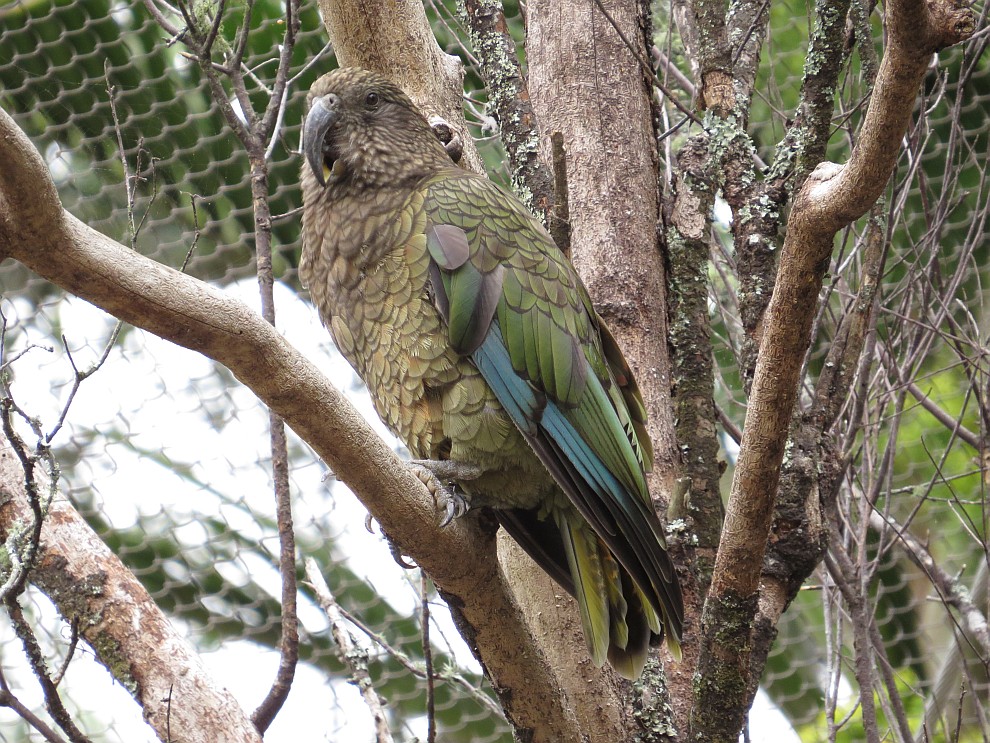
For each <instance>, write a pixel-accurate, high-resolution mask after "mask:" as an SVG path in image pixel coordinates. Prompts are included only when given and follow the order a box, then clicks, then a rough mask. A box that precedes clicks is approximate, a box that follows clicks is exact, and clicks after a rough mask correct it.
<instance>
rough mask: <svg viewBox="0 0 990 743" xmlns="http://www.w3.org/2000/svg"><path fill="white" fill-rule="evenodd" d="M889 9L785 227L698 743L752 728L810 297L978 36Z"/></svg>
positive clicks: (731, 508) (957, 23)
mask: <svg viewBox="0 0 990 743" xmlns="http://www.w3.org/2000/svg"><path fill="white" fill-rule="evenodd" d="M886 11H887V26H888V44H887V48H886V50H885V53H884V57H883V61H882V63H881V67H880V71H879V73H878V75H877V83H876V87H875V89H874V92H873V95H872V97H871V99H870V104H869V107H868V109H867V113H866V116H865V119H864V123H863V127H862V129H861V132H860V135H859V139H858V142H857V145H856V147H855V148H854V149H853V152H852V154H851V157H850V160H849V162H848V163H847V164H846V165H844V166H838V165H834V164H825V165H823V166H820V167H819V168H817V169H816V170H815V171H814V173H812V175H811V176H810V177H809V178H808V180H807V181H806V182H805V184H804V186H803V187H802V189H801V190H800V192H799V193H798V195H797V197H796V198H795V201H794V205H793V208H792V210H791V215H790V219H789V221H788V229H787V237H786V239H785V242H784V247H783V253H782V256H781V263H780V267H779V269H778V275H777V282H776V286H775V288H774V293H773V296H772V298H771V300H770V304H769V306H768V308H767V312H766V320H765V328H766V329H765V331H764V334H763V337H762V339H761V343H760V353H759V358H758V361H757V364H756V371H755V375H754V380H753V388H752V394H751V396H750V404H749V409H748V412H747V416H746V427H745V430H744V432H743V440H742V445H741V449H740V456H739V461H738V465H737V468H736V472H735V477H734V479H733V483H732V491H731V494H730V498H729V504H728V507H727V513H726V521H725V528H724V530H723V532H722V541H721V544H720V547H719V553H718V558H717V560H716V564H715V573H714V575H713V578H712V587H711V591H710V592H709V597H708V601H707V603H706V606H705V613H704V616H703V618H702V631H703V642H704V646H703V649H702V657H701V665H700V667H699V670H700V674H701V683H700V684H699V685H698V694H697V698H696V702H695V709H694V715H693V717H692V728H691V734H692V735H694V736H697V737H700V738H701V739H703V740H709V741H733V742H734V741H735V740H736V738H737V737H738V734H739V729H740V728H741V727H742V724H743V721H744V719H745V712H746V706H745V704H744V703H742V702H744V700H745V687H746V683H745V679H746V678H747V676H748V674H749V673H750V667H749V664H750V648H751V646H750V636H749V631H748V629H747V628H748V627H749V626H750V625H751V623H752V621H753V617H754V615H755V612H756V608H757V596H758V588H759V580H760V575H761V570H762V566H763V557H764V552H765V548H766V540H767V535H768V533H769V529H770V523H771V518H772V515H773V504H774V496H775V494H776V490H777V484H778V477H779V473H780V466H781V462H782V459H783V456H784V445H785V443H786V441H787V436H788V431H789V424H790V419H791V416H792V411H793V408H794V403H795V400H796V398H797V391H798V384H799V375H800V370H801V367H802V363H803V359H804V354H805V352H806V351H807V348H808V344H809V342H810V335H811V326H812V321H813V318H814V315H815V312H816V310H817V302H810V301H808V298H809V297H817V296H818V294H819V291H820V289H821V282H822V278H823V276H824V272H825V270H826V268H827V266H828V261H829V257H830V254H831V250H832V241H833V238H834V236H835V234H836V232H837V231H838V230H840V229H841V228H843V227H844V226H846V225H848V224H849V223H850V222H851V221H852V220H854V219H857V218H858V217H860V216H862V215H863V214H864V213H865V212H866V211H867V210H868V209H869V208H870V207H871V206H872V205H873V203H874V202H875V201H876V199H877V198H878V197H879V196H880V194H881V192H882V190H883V188H884V186H885V185H886V183H887V179H888V178H889V177H890V173H891V171H892V170H893V167H894V163H895V159H896V156H897V154H898V152H899V150H900V140H901V137H902V135H903V133H904V131H905V128H906V126H907V124H908V121H909V118H910V115H911V111H912V110H913V108H914V101H915V98H916V96H917V92H918V87H919V85H920V83H921V80H922V77H923V75H924V72H925V69H926V67H927V64H928V61H929V59H930V57H931V55H932V54H933V53H934V52H936V51H938V50H939V49H941V48H943V47H945V46H947V45H949V44H952V43H956V42H958V41H961V40H963V39H964V38H966V37H967V36H968V35H969V34H971V33H972V30H973V17H972V15H971V13H970V12H969V11H968V10H967V9H965V8H962V7H961V6H959V5H956V4H954V3H952V2H945V3H933V4H932V5H931V6H928V5H927V4H926V3H925V2H924V0H897V1H896V2H891V3H889V4H888V5H887V8H886ZM740 695H742V696H740ZM735 700H739V702H740V703H738V704H737V703H736V701H735Z"/></svg>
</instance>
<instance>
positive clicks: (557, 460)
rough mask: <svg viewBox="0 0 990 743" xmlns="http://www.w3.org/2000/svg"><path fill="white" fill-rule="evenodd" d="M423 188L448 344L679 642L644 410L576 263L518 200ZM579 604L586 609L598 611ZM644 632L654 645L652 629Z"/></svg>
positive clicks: (466, 179) (444, 181) (678, 611)
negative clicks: (466, 360) (470, 365)
mask: <svg viewBox="0 0 990 743" xmlns="http://www.w3.org/2000/svg"><path fill="white" fill-rule="evenodd" d="M424 189H425V193H426V199H425V209H426V216H427V229H426V238H427V247H428V250H429V253H430V256H431V258H432V265H431V272H432V284H433V287H434V291H435V294H436V303H437V306H438V308H439V310H440V312H441V314H442V315H443V317H444V318H445V319H446V321H447V324H448V331H449V335H450V341H451V344H452V345H453V347H454V348H455V349H456V350H457V351H458V352H459V353H461V354H464V355H467V356H470V357H471V359H472V360H473V361H474V363H475V364H476V365H477V366H478V369H479V370H480V371H481V373H482V375H483V377H484V378H485V380H486V381H487V382H488V384H489V386H490V387H491V388H492V390H493V391H494V392H495V395H496V397H497V398H498V399H499V402H501V403H502V405H503V407H504V408H505V409H506V411H507V412H508V413H509V415H510V416H511V417H512V419H513V421H514V422H515V424H516V425H517V426H518V428H519V430H520V431H521V432H522V433H523V435H524V436H525V437H526V438H527V440H528V441H529V443H530V445H531V446H533V449H534V451H535V452H536V453H537V455H538V456H539V457H540V459H541V460H542V461H543V463H544V464H545V465H546V466H547V468H548V470H549V471H550V473H551V474H552V475H553V476H554V478H555V479H556V481H557V482H558V484H559V485H560V486H561V489H562V490H563V491H564V493H565V494H566V495H567V496H568V498H569V499H570V501H571V502H572V503H573V505H574V506H575V508H576V509H577V510H578V511H579V512H580V514H581V515H582V516H584V518H585V519H586V520H587V522H588V523H589V524H590V525H591V527H592V528H593V529H594V531H595V533H596V534H597V535H598V537H599V538H600V539H601V540H602V541H603V542H604V543H605V544H606V545H607V546H608V548H609V550H610V551H611V552H612V554H613V555H614V556H615V558H616V559H617V560H618V561H619V563H620V564H621V565H622V566H623V567H624V568H625V570H626V571H628V573H629V574H630V575H631V576H632V578H633V579H634V580H635V582H636V584H637V586H638V588H639V590H640V591H641V592H642V594H644V595H645V596H646V598H647V600H648V604H649V605H650V606H652V608H653V610H654V611H655V612H656V613H657V614H658V615H659V616H662V617H664V622H663V623H664V625H665V626H666V630H667V633H668V635H671V636H672V637H671V639H672V640H673V641H674V642H677V641H679V639H680V633H681V622H682V608H681V597H680V589H679V587H678V585H677V581H676V578H675V576H674V573H673V567H672V565H671V563H670V560H669V558H668V557H667V555H666V551H665V542H664V537H663V531H662V528H661V526H660V523H659V521H658V519H657V518H656V515H655V514H654V512H653V510H652V507H651V506H650V499H649V492H648V490H647V486H646V479H645V475H644V471H645V470H646V469H647V468H648V467H649V465H650V460H651V459H652V450H651V448H650V445H649V439H648V437H647V436H646V433H645V419H646V415H645V410H644V407H643V402H642V398H641V396H640V394H639V391H638V389H637V388H636V385H635V382H634V381H633V378H632V375H631V374H630V373H629V369H628V367H627V366H626V363H625V361H624V360H623V359H622V355H621V353H620V352H619V349H618V347H617V345H616V344H615V341H614V339H613V338H612V336H611V335H610V334H609V333H608V332H607V330H605V329H604V327H603V326H602V325H601V323H600V321H599V320H598V317H597V315H596V314H595V312H594V310H593V308H592V306H591V301H590V299H589V298H588V294H587V292H586V290H585V289H584V287H583V286H582V284H581V282H580V280H579V279H578V277H577V274H576V273H575V271H574V269H573V267H572V266H571V264H570V263H569V262H568V261H567V259H566V258H565V257H564V256H563V255H562V254H561V253H560V251H559V250H558V249H557V248H556V246H555V245H554V244H553V241H552V240H551V239H550V236H549V235H548V234H547V233H546V231H545V230H544V229H543V227H542V225H540V224H539V222H538V221H537V220H536V219H534V218H533V216H532V215H530V214H529V213H528V212H527V211H526V210H525V208H524V207H523V206H522V204H520V203H519V202H518V201H517V199H516V198H515V197H514V196H513V195H511V194H509V193H508V192H506V191H505V190H503V189H502V188H501V187H499V186H498V185H497V184H495V183H494V182H492V181H489V180H488V179H486V178H483V177H480V176H477V175H474V174H470V173H466V172H464V171H460V170H453V169H452V170H449V171H444V172H442V173H440V174H438V175H437V176H434V177H433V178H431V179H430V180H428V181H427V182H426V184H425V186H424ZM517 526H518V525H517ZM565 526H566V525H565V524H562V525H561V527H562V528H561V532H562V539H563V540H564V544H563V547H564V550H565V551H566V552H567V553H568V561H569V563H570V565H571V569H572V573H573V572H574V571H575V570H577V572H581V571H580V563H581V562H582V555H584V554H586V553H587V551H588V550H587V546H584V547H580V545H579V547H580V548H579V549H578V548H576V547H575V546H574V544H568V542H569V537H575V539H574V540H570V541H572V542H573V541H575V540H576V541H580V539H581V538H582V537H580V535H576V532H575V530H574V529H571V530H568V529H567V528H564V527H565ZM510 531H512V532H513V536H517V534H516V533H515V531H514V530H513V529H510ZM523 536H524V535H523ZM523 546H524V547H525V546H526V544H525V543H524V544H523ZM574 549H578V552H577V553H575V554H573V555H572V554H571V552H572V551H573V550H574ZM531 552H532V550H531ZM538 559H539V558H538ZM559 572H560V571H559V570H557V571H556V573H559ZM556 573H555V572H554V571H551V574H556ZM595 581H598V582H601V578H600V577H597V578H595V579H593V580H591V581H590V582H592V583H594V582H595ZM581 582H582V583H584V582H585V581H584V579H583V578H582V579H581ZM565 587H568V588H570V589H571V590H572V592H573V589H574V587H573V586H565ZM577 588H578V591H579V592H580V590H581V589H582V587H581V586H578V587H577ZM588 598H589V601H588V602H585V601H582V602H581V603H582V611H586V606H585V604H586V603H590V604H592V605H593V604H595V601H592V600H591V597H588ZM598 603H600V601H599V602H598ZM648 620H649V624H650V625H651V627H652V629H653V630H654V631H655V632H657V633H662V630H661V628H660V627H659V624H658V621H657V617H655V616H653V617H648ZM589 624H591V625H593V628H594V626H597V625H598V624H599V622H598V621H597V620H594V621H589V618H588V617H585V628H586V632H587V631H588V629H589ZM589 644H594V642H593V641H592V640H591V638H589Z"/></svg>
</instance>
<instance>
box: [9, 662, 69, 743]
mask: <svg viewBox="0 0 990 743" xmlns="http://www.w3.org/2000/svg"><path fill="white" fill-rule="evenodd" d="M0 707H6V708H7V709H10V710H13V712H14V714H16V715H17V716H18V717H20V718H21V719H22V720H24V722H26V723H27V724H28V725H30V726H31V727H33V728H34V729H35V730H37V731H38V732H39V733H41V734H42V735H43V736H44V738H45V740H47V741H49V743H65V738H63V737H62V736H61V735H59V734H58V733H57V732H55V731H54V730H52V729H51V728H50V727H48V725H47V724H46V723H45V721H44V720H42V719H41V718H40V717H38V716H37V715H36V714H34V712H32V711H31V710H30V709H28V708H27V707H25V706H24V705H23V704H22V703H21V701H20V700H19V699H18V698H17V697H15V696H14V694H13V692H11V690H10V686H8V685H7V678H6V677H5V676H4V675H3V666H2V665H0Z"/></svg>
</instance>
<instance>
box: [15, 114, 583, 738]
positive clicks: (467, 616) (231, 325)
mask: <svg viewBox="0 0 990 743" xmlns="http://www.w3.org/2000/svg"><path fill="white" fill-rule="evenodd" d="M0 157H2V158H3V159H4V162H5V163H7V167H5V168H2V169H0V194H3V200H2V201H0V252H2V253H5V254H7V255H9V256H10V257H14V258H16V259H17V260H20V261H21V262H22V263H24V264H25V265H27V266H29V267H30V268H31V269H32V270H34V271H35V272H37V273H38V274H40V275H42V276H44V277H45V278H47V279H48V280H50V281H53V282H54V283H56V284H58V285H59V286H62V287H63V288H65V289H66V290H67V291H70V292H73V293H75V294H77V295H79V296H80V297H83V298H84V299H86V300H87V301H89V302H91V303H93V304H95V305H97V306H99V307H102V308H103V309H105V310H106V311H108V312H110V313H111V314H115V315H117V316H118V317H120V318H121V319H123V320H125V321H126V322H130V323H131V324H133V325H136V326H137V327H140V328H144V329H145V330H148V331H150V332H152V333H155V334H156V335H158V336H160V337H162V338H165V339H167V340H171V341H173V342H175V343H178V344H179V345H182V346H184V347H186V348H190V349H192V350H195V351H198V352H200V353H204V354H205V355H207V356H209V357H210V358H212V359H214V360H216V361H218V362H219V363H221V364H224V365H225V366H226V367H227V368H228V369H230V370H231V372H232V373H233V374H234V375H235V376H236V377H237V378H238V379H240V380H241V381H242V382H243V383H245V384H246V385H248V386H249V387H250V388H251V389H252V390H253V391H254V392H255V393H256V394H257V395H258V397H259V398H260V399H261V400H262V401H264V402H265V403H266V404H267V405H268V406H269V407H270V408H271V410H272V411H273V412H274V413H275V414H277V415H278V416H279V417H281V418H282V419H283V420H284V421H285V422H286V423H288V424H289V425H291V426H292V428H293V429H294V430H295V431H296V433H297V434H299V435H300V436H301V437H302V438H303V439H305V440H306V441H307V442H308V443H309V444H310V445H312V446H313V448H314V449H315V450H316V452H317V453H318V454H319V455H320V456H321V457H322V458H323V460H324V461H325V462H327V463H328V464H329V465H330V467H331V469H332V470H333V471H334V472H335V473H336V474H337V475H338V476H339V477H340V479H341V480H343V481H344V482H346V483H347V484H348V485H349V486H350V488H351V490H352V491H354V493H355V494H357V495H358V497H359V498H360V499H361V500H362V502H363V503H364V504H365V505H366V506H367V507H368V510H369V511H370V512H371V514H372V516H373V517H374V518H375V520H377V521H378V522H379V523H380V524H381V525H382V527H383V528H384V530H385V531H386V532H387V533H388V534H389V536H390V537H391V538H392V539H393V540H394V541H395V542H396V543H397V544H398V545H400V547H401V549H402V550H403V552H404V553H405V554H408V555H410V556H413V557H414V558H415V559H416V562H417V564H419V565H420V566H421V567H422V568H423V569H424V570H426V571H427V573H429V575H430V576H431V577H432V578H433V580H434V583H435V584H436V585H437V586H438V588H440V589H441V590H443V591H444V593H445V596H446V597H447V598H449V599H450V601H449V603H452V604H453V605H455V606H457V605H459V606H461V607H462V609H461V612H462V615H461V618H462V620H463V621H464V622H466V623H467V624H468V625H469V626H470V632H471V633H472V634H473V637H474V641H475V646H476V647H477V648H478V652H479V654H480V655H481V657H482V658H483V659H484V662H485V666H486V668H487V669H488V671H489V673H490V674H491V675H492V677H493V679H494V684H495V686H496V688H498V689H500V690H501V691H502V692H503V693H506V694H508V698H507V699H506V701H505V705H506V708H507V713H508V715H509V716H510V718H511V719H513V720H514V722H515V724H516V725H517V726H520V727H523V728H525V729H527V730H531V731H533V732H532V735H533V736H534V738H533V740H534V741H558V740H573V739H576V736H577V732H576V730H577V728H576V723H575V721H574V716H573V712H572V711H570V710H568V709H567V708H566V707H565V706H564V702H563V699H562V695H561V693H560V689H559V687H558V686H557V684H556V681H555V678H554V675H553V673H552V671H551V670H550V668H549V666H548V665H547V662H546V659H545V657H544V656H543V654H542V653H541V652H540V651H539V650H538V649H537V646H536V644H535V642H534V640H533V637H532V634H531V633H530V631H529V629H528V628H527V626H526V624H525V622H524V620H523V617H522V615H521V613H520V610H519V607H518V605H517V604H516V602H515V600H514V599H513V598H512V594H511V591H510V590H509V588H508V586H507V584H506V582H505V578H504V576H503V575H502V573H501V571H500V570H499V569H498V565H497V563H496V560H495V549H494V540H493V539H492V537H491V531H490V530H485V529H482V528H481V525H480V524H478V523H477V520H476V519H460V520H458V521H457V522H455V523H454V524H451V525H450V526H448V527H447V528H446V529H443V530H442V531H438V530H437V528H436V525H437V522H438V520H439V519H438V514H437V511H436V506H435V504H434V502H433V499H432V497H431V496H430V495H429V493H428V492H427V490H426V489H425V487H424V486H423V485H422V483H421V482H420V481H419V480H418V479H417V478H416V476H415V475H413V474H412V473H411V472H410V471H409V470H408V468H407V467H406V466H405V465H404V464H403V463H402V462H400V461H399V460H398V459H397V458H396V456H395V453H394V452H393V451H392V450H391V449H390V448H389V447H388V446H386V445H385V443H384V442H383V441H382V440H381V439H380V438H379V437H378V436H377V435H376V434H375V433H374V432H373V431H372V430H371V428H370V427H369V426H368V425H367V424H366V423H365V422H364V420H363V419H362V418H361V416H360V415H359V414H358V413H357V412H356V411H355V410H354V408H353V407H352V406H351V405H350V403H348V402H347V400H346V398H344V396H343V395H341V393H340V392H339V391H337V390H336V389H335V388H334V387H333V386H332V385H331V384H329V383H328V382H327V380H326V379H325V377H324V376H323V375H322V374H321V373H320V372H319V370H317V369H316V367H315V366H314V365H313V364H312V363H310V362H309V361H308V360H306V359H305V358H303V357H302V356H301V355H300V354H299V353H298V352H297V351H296V350H295V349H293V348H292V347H291V346H289V344H288V343H287V342H286V341H285V340H284V339H283V338H282V336H281V335H279V334H278V333H277V332H275V330H274V329H273V328H272V327H271V325H269V324H268V323H266V322H265V321H264V320H263V319H262V318H260V317H259V316H258V315H256V314H255V313H253V312H251V311H250V310H249V309H248V308H247V307H245V306H244V305H243V304H241V303H240V302H238V301H236V300H233V299H231V298H230V297H229V296H228V295H226V294H224V293H223V292H221V291H219V290H216V289H213V288H211V287H209V286H207V285H205V284H203V283H202V282H199V281H196V280H195V279H192V278H190V277H188V276H185V275H184V274H181V273H179V272H178V271H175V270H173V269H171V268H167V267H165V266H162V265H160V264H158V263H155V262H154V261H152V260H149V259H147V258H145V257H143V256H141V255H138V254H136V253H134V252H133V251H130V250H128V249H126V248H124V247H123V246H121V245H119V244H118V243H115V242H114V241H113V240H110V239H109V238H107V237H105V236H104V235H101V234H100V233H98V232H96V231H95V230H92V229H90V228H88V227H87V226H85V225H84V224H82V223H81V222H79V220H77V219H76V218H75V217H73V216H71V215H70V214H68V213H65V212H63V211H62V208H61V205H60V204H59V203H58V200H57V197H56V198H54V200H52V199H50V198H49V194H52V195H54V186H53V185H52V182H51V179H50V177H49V176H48V173H47V169H46V168H45V166H44V163H43V161H42V159H41V156H40V155H39V154H38V151H37V150H36V149H35V148H34V146H33V145H32V144H31V142H30V140H28V139H27V137H26V136H25V135H24V133H23V132H21V131H20V129H19V128H18V127H17V126H16V124H14V122H13V121H12V120H11V119H10V117H9V116H8V115H7V114H6V113H5V112H2V111H0ZM20 189H25V191H21V190H20ZM21 193H32V194H33V195H34V198H33V199H20V198H18V196H19V194H21ZM8 195H13V197H12V198H11V197H8ZM15 210H20V211H19V212H18V211H15ZM479 585H484V586H486V590H485V591H477V590H476V589H477V586H479ZM460 596H463V597H464V599H460V598H458V597H460ZM516 688H525V689H527V693H526V694H515V695H513V694H512V693H511V691H512V690H513V689H516Z"/></svg>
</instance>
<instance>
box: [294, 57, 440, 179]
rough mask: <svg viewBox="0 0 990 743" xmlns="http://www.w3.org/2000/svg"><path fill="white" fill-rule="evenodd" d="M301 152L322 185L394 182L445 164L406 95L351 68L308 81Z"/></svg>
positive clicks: (380, 79)
mask: <svg viewBox="0 0 990 743" xmlns="http://www.w3.org/2000/svg"><path fill="white" fill-rule="evenodd" d="M302 151H303V154H304V155H305V157H306V164H307V165H308V166H309V168H310V170H311V171H312V174H313V176H314V177H315V178H316V181H317V183H319V185H320V186H322V187H325V186H326V185H327V184H328V183H331V184H332V183H340V184H344V183H351V184H353V185H355V186H368V187H380V186H384V185H388V184H398V183H402V182H405V181H407V180H409V179H419V178H422V177H424V176H425V175H428V174H429V173H431V172H433V171H434V170H436V169H437V168H438V167H445V166H449V165H450V164H451V163H450V159H449V157H448V156H447V153H446V151H445V150H444V148H443V145H442V144H440V142H439V140H437V138H436V136H434V134H433V130H432V129H431V128H430V125H429V123H428V122H427V121H426V119H425V118H424V117H423V115H422V114H421V113H420V112H419V109H417V108H416V106H415V105H414V104H413V102H412V101H411V100H409V97H408V96H407V95H406V94H405V93H403V92H402V90H401V89H399V87H398V86H396V85H395V84H394V83H392V82H389V81H388V80H387V79H385V78H384V77H382V76H381V75H378V74H376V73H374V72H369V71H368V70H362V69H359V68H356V67H348V68H341V69H339V70H334V71H333V72H330V73H327V74H326V75H324V76H323V77H321V78H320V79H318V80H317V81H316V82H315V83H313V86H312V87H311V88H310V91H309V96H308V98H307V114H306V121H305V123H304V125H303V135H302ZM304 167H305V166H304Z"/></svg>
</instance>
